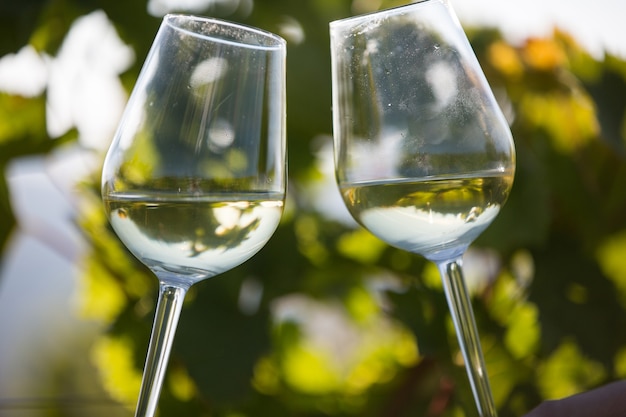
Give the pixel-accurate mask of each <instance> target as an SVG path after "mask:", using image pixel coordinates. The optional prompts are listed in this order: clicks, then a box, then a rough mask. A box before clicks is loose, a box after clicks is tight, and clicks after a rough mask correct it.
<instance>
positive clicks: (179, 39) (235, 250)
mask: <svg viewBox="0 0 626 417" xmlns="http://www.w3.org/2000/svg"><path fill="white" fill-rule="evenodd" d="M285 55H286V43H285V41H284V40H283V39H282V38H280V37H279V36H277V35H274V34H272V33H269V32H265V31H263V30H260V29H257V28H252V27H248V26H243V25H239V24H236V23H231V22H226V21H223V20H218V19H209V18H203V17H196V16H186V15H177V14H170V15H167V16H165V17H164V18H163V21H162V24H161V26H160V28H159V31H158V32H157V34H156V37H155V39H154V42H153V44H152V47H151V49H150V51H149V53H148V55H147V57H146V60H145V62H144V65H143V67H142V70H141V72H140V74H139V77H138V79H137V82H136V84H135V86H134V88H133V91H132V93H131V95H130V98H129V100H128V103H127V106H126V109H125V111H124V114H123V116H122V119H121V121H120V124H119V127H118V130H117V133H116V135H115V138H114V140H113V142H112V144H111V147H110V148H109V151H108V153H107V155H106V158H105V161H104V166H103V170H102V198H103V201H104V206H105V210H106V212H107V215H108V218H109V221H110V224H111V226H112V227H113V229H114V231H115V232H116V234H117V235H118V237H119V238H120V240H121V241H122V243H124V245H125V246H126V247H127V248H128V249H129V250H130V251H131V252H132V253H133V254H134V255H135V256H136V257H137V258H138V259H139V260H140V261H142V262H143V263H144V264H145V265H146V266H147V267H148V268H150V270H152V271H153V272H154V273H155V275H156V276H157V278H158V280H159V288H160V291H159V301H158V304H157V311H156V315H155V322H154V327H153V330H152V338H151V341H150V346H149V350H148V355H147V359H146V366H145V370H144V378H143V382H142V387H141V393H140V397H139V402H138V406H137V411H136V416H152V415H154V413H155V411H156V404H157V400H158V396H159V392H160V388H161V384H162V380H163V375H164V372H165V368H166V366H167V360H168V356H169V352H170V349H171V345H172V342H173V338H174V333H175V329H176V325H177V322H178V317H179V314H180V311H181V308H182V302H183V299H184V296H185V293H186V291H187V290H188V288H189V287H190V286H191V285H193V284H194V283H196V282H198V281H201V280H204V279H207V278H210V277H213V276H215V275H217V274H219V273H222V272H225V271H227V270H229V269H231V268H234V267H236V266H237V265H239V264H241V263H243V262H244V261H246V260H247V259H248V258H250V257H252V256H253V255H254V254H256V253H257V252H258V251H259V250H260V249H261V248H262V247H263V246H264V245H265V243H266V242H267V241H268V240H269V239H270V237H271V236H272V234H273V233H274V231H275V229H276V228H277V226H278V223H279V221H280V218H281V214H282V210H283V204H284V201H285V192H286V181H287V178H286V109H285V107H286V105H285Z"/></svg>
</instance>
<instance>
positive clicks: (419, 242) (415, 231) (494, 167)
mask: <svg viewBox="0 0 626 417" xmlns="http://www.w3.org/2000/svg"><path fill="white" fill-rule="evenodd" d="M330 36H331V64H332V86H333V94H332V100H333V102H332V104H333V135H334V139H335V140H334V143H335V174H336V179H337V182H338V186H339V189H340V191H341V194H342V197H343V200H344V202H345V204H346V206H347V207H348V209H349V211H350V212H351V214H352V215H353V216H354V218H355V219H356V220H357V221H358V222H359V223H360V224H361V225H362V226H363V227H365V228H366V229H367V230H369V231H370V232H372V233H373V234H374V235H376V236H378V237H379V238H380V239H382V240H384V241H385V242H387V243H388V244H390V245H393V246H395V247H398V248H400V249H403V250H406V251H410V252H413V253H417V254H420V255H422V256H424V257H425V258H426V259H428V260H430V261H432V262H434V263H435V264H437V266H438V268H439V271H440V274H441V277H442V280H443V288H444V291H445V294H446V298H447V300H448V305H449V308H450V312H451V315H452V319H453V322H454V325H455V329H456V332H457V336H458V340H459V344H460V348H461V351H462V354H463V357H464V360H465V366H466V369H467V372H468V377H469V380H470V385H471V388H472V391H473V394H474V398H475V400H476V405H477V408H478V412H479V415H480V416H482V417H492V416H496V408H495V406H494V402H493V396H492V393H491V389H490V386H489V380H488V377H487V372H486V369H485V364H484V359H483V354H482V349H481V345H480V340H479V335H478V331H477V329H476V324H475V319H474V316H473V311H472V306H471V301H470V297H469V295H468V292H467V288H466V285H465V282H464V279H463V273H462V257H463V254H464V253H465V251H466V249H467V248H468V246H469V245H470V244H471V243H472V242H473V241H474V240H475V239H476V237H478V236H479V235H480V234H481V233H482V232H483V231H484V230H485V228H487V226H489V224H490V223H491V222H492V221H493V219H494V218H495V217H496V215H497V214H498V212H499V211H500V209H501V207H502V205H503V204H504V202H505V200H506V199H507V197H508V194H509V191H510V189H511V186H512V183H513V176H514V171H515V149H514V144H513V139H512V136H511V132H510V129H509V126H508V123H507V121H506V120H505V118H504V116H503V114H502V112H501V110H500V108H499V107H498V104H497V103H496V100H495V98H494V95H493V93H492V91H491V89H490V87H489V85H488V83H487V81H486V79H485V76H484V74H483V72H482V70H481V68H480V65H479V63H478V60H477V59H476V56H475V55H474V53H473V51H472V49H471V46H470V44H469V42H468V40H467V37H466V35H465V33H464V31H463V29H462V27H461V25H460V23H459V21H458V19H457V17H456V15H455V14H454V11H453V10H452V8H451V6H450V5H449V4H448V2H447V0H422V1H418V2H415V3H412V4H408V5H405V6H400V7H397V8H392V9H387V10H383V11H379V12H374V13H371V14H366V15H361V16H354V17H349V18H346V19H342V20H338V21H334V22H331V23H330Z"/></svg>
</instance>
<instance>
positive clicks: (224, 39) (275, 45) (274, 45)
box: [163, 13, 287, 50]
mask: <svg viewBox="0 0 626 417" xmlns="http://www.w3.org/2000/svg"><path fill="white" fill-rule="evenodd" d="M176 19H185V20H188V21H195V22H201V23H206V24H214V25H218V26H220V27H228V28H232V29H235V30H237V31H239V32H242V33H243V32H246V33H252V34H256V35H260V36H259V37H258V38H256V39H257V40H258V42H257V43H253V42H248V41H246V40H245V39H235V37H228V36H218V35H217V33H212V32H209V31H205V32H194V31H192V30H189V29H188V28H186V27H185V26H183V25H180V24H177V23H176V22H175V20H176ZM163 21H164V22H165V24H167V25H168V26H170V27H172V28H174V29H176V30H178V31H181V32H185V33H188V34H190V35H192V36H197V37H200V38H205V39H207V40H208V39H210V40H212V41H216V42H221V43H225V44H231V45H237V46H241V47H248V48H252V49H263V50H280V49H284V48H285V46H286V44H287V41H285V39H284V38H282V37H281V36H279V35H277V34H275V33H273V32H270V31H267V30H264V29H260V28H257V27H254V26H249V25H245V24H243V23H235V22H231V21H228V20H224V19H217V18H213V17H204V16H198V15H192V14H182V13H168V14H166V15H165V16H164V17H163Z"/></svg>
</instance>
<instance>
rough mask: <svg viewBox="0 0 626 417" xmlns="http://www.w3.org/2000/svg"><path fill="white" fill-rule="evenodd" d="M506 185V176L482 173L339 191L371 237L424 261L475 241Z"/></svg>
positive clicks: (504, 194) (508, 175)
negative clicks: (433, 254)
mask: <svg viewBox="0 0 626 417" xmlns="http://www.w3.org/2000/svg"><path fill="white" fill-rule="evenodd" d="M512 182H513V174H511V173H507V172H501V171H495V172H492V171H487V172H479V173H473V174H468V175H459V176H454V177H433V178H428V179H421V180H415V179H400V180H395V181H370V182H361V183H353V184H345V185H343V186H342V187H340V188H341V194H342V197H343V199H344V201H345V203H346V205H347V207H348V210H350V212H351V213H352V215H353V216H354V217H355V219H356V220H357V221H358V222H359V223H360V224H362V225H363V226H364V227H365V228H366V229H368V230H369V231H370V232H371V233H373V234H374V235H376V236H378V237H379V238H380V239H382V240H384V241H385V242H387V243H389V244H390V245H393V246H396V247H398V248H400V249H404V250H407V251H410V252H414V253H419V254H421V255H424V256H426V257H428V255H429V254H431V253H433V252H437V251H441V250H445V249H448V248H452V247H461V246H467V245H469V244H470V243H471V242H472V241H473V240H474V239H476V237H478V235H479V234H480V233H481V232H482V231H483V230H485V228H487V226H488V225H489V224H490V223H491V222H492V221H493V219H494V218H495V217H496V215H497V214H498V212H499V211H500V207H501V206H502V204H504V202H505V201H506V199H507V196H508V193H509V190H510V188H511V185H512Z"/></svg>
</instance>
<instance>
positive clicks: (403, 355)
mask: <svg viewBox="0 0 626 417" xmlns="http://www.w3.org/2000/svg"><path fill="white" fill-rule="evenodd" d="M404 3H406V1H405V2H401V1H394V0H299V1H290V0H124V1H122V0H107V1H105V0H21V1H20V2H16V1H9V0H0V168H1V169H0V249H1V252H0V416H2V417H34V416H37V417H39V416H42V417H43V416H86V415H88V416H92V417H97V416H107V417H116V416H130V415H132V410H133V407H134V403H135V401H136V397H137V394H138V389H139V382H140V379H141V369H142V367H143V361H144V358H145V351H146V347H147V343H148V338H149V333H150V327H151V324H152V318H153V312H154V305H155V297H156V290H157V281H156V279H155V278H153V277H152V275H151V274H150V273H149V272H148V271H147V270H146V269H145V268H144V267H143V266H142V265H141V264H140V263H139V262H137V261H136V260H135V259H134V258H133V257H132V256H131V255H129V253H128V252H127V251H126V249H125V248H124V247H123V246H122V245H121V244H120V243H119V242H118V240H117V238H116V236H115V235H114V234H113V233H112V231H111V230H110V228H109V226H108V224H107V222H106V219H105V216H104V212H103V209H102V206H101V201H100V197H99V181H100V169H101V163H102V159H103V156H104V153H105V152H106V148H107V147H108V145H109V142H110V140H111V139H112V136H113V133H114V130H115V127H116V124H117V122H118V119H119V117H120V114H121V112H122V110H123V106H124V104H125V101H126V99H127V97H128V94H129V92H130V89H131V88H132V86H133V84H134V82H135V80H136V78H137V75H138V72H139V69H140V67H141V64H142V62H143V59H144V57H145V55H146V53H147V51H148V48H149V47H150V44H151V42H152V39H153V38H154V35H155V34H156V30H157V28H158V26H159V24H160V20H161V17H162V16H163V15H164V14H165V13H168V12H175V11H177V12H186V13H193V14H201V15H207V16H214V17H220V18H224V19H227V20H232V21H237V22H241V23H246V24H249V25H254V26H258V27H260V28H263V29H266V30H270V31H273V32H276V33H278V34H280V35H281V36H283V37H285V38H286V39H287V41H288V45H289V46H288V75H287V78H288V98H287V99H288V109H289V110H288V141H289V145H288V146H289V169H290V188H289V200H288V205H287V211H286V213H285V215H284V218H283V220H282V223H281V226H280V227H279V229H278V231H277V233H276V234H275V235H274V237H273V238H272V239H271V240H270V242H269V244H268V245H267V246H266V247H265V248H264V249H263V250H262V251H261V252H260V253H259V254H258V255H256V256H255V257H254V258H253V259H251V260H250V261H248V262H246V263H245V264H244V265H242V266H240V267H238V268H236V269H235V270H233V271H230V272H228V273H226V274H223V275H222V276H219V277H216V278H214V279H211V280H208V281H206V282H203V283H201V284H199V285H197V286H196V287H194V288H192V290H191V292H190V294H189V296H188V300H187V304H186V306H185V308H184V310H183V313H182V316H181V323H180V326H179V330H178V333H177V337H176V341H175V346H174V350H173V353H172V359H171V363H170V367H169V370H168V374H167V376H166V381H165V388H164V392H163V395H162V400H161V403H160V415H161V416H163V417H166V416H183V415H184V416H188V417H193V416H220V417H221V416H223V417H253V416H254V417H263V416H272V417H274V416H302V417H305V416H306V417H308V416H311V417H313V416H342V417H343V416H345V417H347V416H359V417H369V416H372V417H373V416H377V417H378V416H381V417H382V416H384V417H400V416H427V417H435V416H449V417H461V416H474V415H475V407H474V405H473V400H472V397H471V393H470V389H469V385H468V382H467V378H466V376H465V370H464V368H463V363H462V358H461V355H460V353H459V350H458V346H457V344H456V339H455V334H454V331H453V328H452V324H451V322H450V320H449V316H448V313H447V306H446V303H445V298H444V296H443V293H442V291H441V284H440V282H439V277H438V273H437V271H436V269H435V267H433V266H432V265H430V264H428V263H426V262H425V261H424V260H423V259H422V258H420V257H418V256H414V255H410V254H407V253H405V252H403V251H400V250H396V249H393V248H391V247H389V246H387V245H385V244H384V243H382V242H381V241H379V240H377V239H376V238H374V237H373V236H372V235H370V234H368V233H367V232H365V231H363V230H362V229H360V228H358V227H357V226H356V225H355V223H354V222H353V221H352V220H351V219H350V218H349V216H348V215H347V212H346V211H345V209H344V208H343V206H342V204H341V201H340V199H339V195H338V193H337V190H336V188H335V184H334V177H333V173H332V159H331V158H332V148H331V144H332V139H331V133H332V132H331V106H330V101H331V100H330V92H331V86H330V57H329V37H328V23H329V22H330V21H331V20H334V19H339V18H343V17H347V16H350V15H354V14H359V13H364V12H369V11H373V10H377V9H380V8H386V7H391V6H397V5H400V4H404ZM452 4H453V6H454V7H455V8H456V10H457V12H458V14H459V17H460V19H461V21H462V23H463V26H464V28H465V30H466V32H467V34H468V37H469V38H470V41H471V43H472V46H473V47H474V49H475V52H476V54H477V55H478V58H479V61H480V62H481V65H482V66H483V69H484V71H485V73H486V75H487V78H488V79H489V81H490V84H491V86H492V88H493V89H494V92H495V94H496V96H497V97H498V100H499V102H500V105H501V107H502V109H503V110H504V112H505V114H506V116H507V118H508V120H509V121H510V123H511V127H512V130H513V134H514V138H515V141H516V147H517V152H518V168H517V173H516V179H515V184H514V187H513V192H512V195H511V197H510V199H509V201H508V203H507V205H506V206H505V207H504V209H503V211H502V212H501V214H500V216H499V217H498V218H497V219H496V221H495V222H494V223H493V225H492V226H491V227H490V228H489V229H488V230H487V232H486V233H484V235H483V236H481V237H480V238H479V240H478V241H477V242H476V243H475V244H474V245H473V246H472V249H471V250H470V251H469V252H468V254H467V256H466V257H465V260H464V263H465V267H466V278H467V280H468V285H469V287H470V290H471V293H472V297H473V303H474V309H475V313H476V318H477V321H478V327H479V331H480V333H481V338H482V344H483V349H484V352H485V356H486V361H487V367H488V371H489V375H490V378H491V381H492V387H493V389H494V395H495V398H496V403H497V407H498V409H499V411H500V415H501V416H502V417H506V416H521V415H523V414H524V413H525V412H527V411H528V410H530V409H531V408H532V407H534V406H536V405H537V404H538V403H539V402H541V401H543V400H546V399H555V398H561V397H564V396H568V395H571V394H574V393H577V392H581V391H584V390H588V389H590V388H593V387H596V386H599V385H602V384H605V383H607V382H610V381H613V380H616V379H622V378H625V377H626V61H625V59H626V29H625V28H624V25H623V22H622V21H620V20H623V19H620V18H623V16H624V15H625V13H626V4H622V3H619V2H615V1H614V0H596V1H595V2H594V4H593V7H590V5H589V3H588V2H585V1H582V0H578V1H573V0H569V1H565V0H542V1H539V0H533V1H521V0H516V1H507V2H502V1H498V0H453V1H452Z"/></svg>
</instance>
